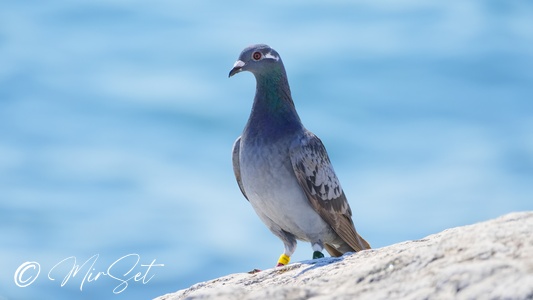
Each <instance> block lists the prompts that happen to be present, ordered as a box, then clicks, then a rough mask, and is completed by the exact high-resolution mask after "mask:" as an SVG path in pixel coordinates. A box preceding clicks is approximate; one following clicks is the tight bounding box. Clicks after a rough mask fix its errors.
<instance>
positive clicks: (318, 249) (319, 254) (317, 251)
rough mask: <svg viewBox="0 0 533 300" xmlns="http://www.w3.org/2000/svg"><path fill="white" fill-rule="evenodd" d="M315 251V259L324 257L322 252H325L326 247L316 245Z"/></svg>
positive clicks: (314, 246)
mask: <svg viewBox="0 0 533 300" xmlns="http://www.w3.org/2000/svg"><path fill="white" fill-rule="evenodd" d="M313 250H314V252H313V259H318V258H322V257H324V254H322V250H324V246H322V243H314V244H313Z"/></svg>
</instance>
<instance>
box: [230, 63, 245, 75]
mask: <svg viewBox="0 0 533 300" xmlns="http://www.w3.org/2000/svg"><path fill="white" fill-rule="evenodd" d="M242 67H244V62H243V61H242V60H238V61H236V62H235V64H234V65H233V69H231V71H229V76H228V77H231V76H233V75H235V74H237V73H239V72H241V71H242Z"/></svg>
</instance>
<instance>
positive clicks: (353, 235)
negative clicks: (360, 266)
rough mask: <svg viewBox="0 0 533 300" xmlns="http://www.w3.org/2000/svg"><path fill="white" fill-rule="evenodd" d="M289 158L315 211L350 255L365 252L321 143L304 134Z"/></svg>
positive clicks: (309, 134)
mask: <svg viewBox="0 0 533 300" xmlns="http://www.w3.org/2000/svg"><path fill="white" fill-rule="evenodd" d="M290 158H291V163H292V167H293V169H294V173H295V175H296V178H297V179H298V182H299V184H300V186H301V187H302V189H303V190H304V192H305V194H306V195H307V199H308V200H309V202H310V203H311V206H312V207H313V208H314V209H315V211H317V212H318V214H319V215H320V216H321V217H322V219H324V221H326V222H327V223H328V224H329V225H330V226H331V227H332V228H333V230H334V231H335V232H336V233H337V234H338V235H339V236H340V237H341V238H342V239H343V240H344V241H345V242H346V243H347V244H348V245H349V246H350V247H352V248H353V250H354V251H360V250H364V249H369V248H370V245H369V244H368V243H367V242H366V241H365V240H364V239H363V238H362V237H360V236H359V234H357V232H356V230H355V227H354V224H353V221H352V211H351V209H350V206H349V204H348V201H347V200H346V196H345V195H344V191H343V190H342V188H341V185H340V182H339V180H338V179H337V176H336V175H335V171H334V170H333V166H332V165H331V162H330V160H329V157H328V154H327V152H326V148H325V147H324V145H323V144H322V141H321V140H320V139H319V138H318V137H317V136H315V135H314V134H313V133H311V132H309V131H306V133H305V134H304V136H303V137H301V138H299V139H298V140H296V141H294V142H293V143H292V145H291V148H290Z"/></svg>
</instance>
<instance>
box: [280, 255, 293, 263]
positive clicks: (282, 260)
mask: <svg viewBox="0 0 533 300" xmlns="http://www.w3.org/2000/svg"><path fill="white" fill-rule="evenodd" d="M289 261H291V257H290V256H287V255H285V253H283V254H282V255H281V256H280V257H279V259H278V265H279V264H281V265H286V264H288V263H289Z"/></svg>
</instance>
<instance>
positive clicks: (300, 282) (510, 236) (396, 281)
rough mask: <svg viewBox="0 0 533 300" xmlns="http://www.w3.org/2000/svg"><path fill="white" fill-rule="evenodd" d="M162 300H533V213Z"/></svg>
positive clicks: (237, 277)
mask: <svg viewBox="0 0 533 300" xmlns="http://www.w3.org/2000/svg"><path fill="white" fill-rule="evenodd" d="M156 299H157V300H176V299H239V300H244V299H533V211H530V212H520V213H512V214H508V215H505V216H503V217H500V218H497V219H494V220H490V221H487V222H482V223H478V224H474V225H469V226H463V227H457V228H453V229H448V230H445V231H443V232H441V233H438V234H434V235H430V236H428V237H426V238H424V239H422V240H417V241H409V242H403V243H399V244H395V245H392V246H388V247H384V248H380V249H372V250H366V251H362V252H358V253H352V254H347V255H344V256H343V257H340V258H324V259H319V260H314V261H306V262H302V263H295V264H291V265H288V266H286V267H282V268H274V269H269V270H264V271H262V272H259V273H256V274H247V273H243V274H232V275H228V276H225V277H221V278H218V279H215V280H211V281H207V282H202V283H198V284H195V285H193V286H191V287H189V288H188V289H184V290H180V291H177V292H175V293H172V294H168V295H164V296H161V297H159V298H156Z"/></svg>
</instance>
